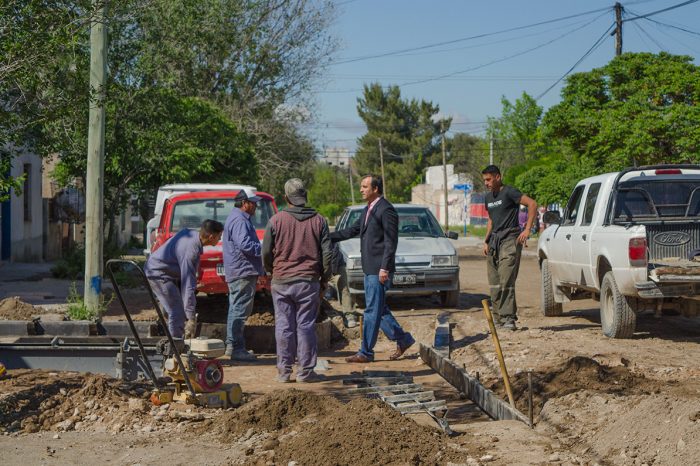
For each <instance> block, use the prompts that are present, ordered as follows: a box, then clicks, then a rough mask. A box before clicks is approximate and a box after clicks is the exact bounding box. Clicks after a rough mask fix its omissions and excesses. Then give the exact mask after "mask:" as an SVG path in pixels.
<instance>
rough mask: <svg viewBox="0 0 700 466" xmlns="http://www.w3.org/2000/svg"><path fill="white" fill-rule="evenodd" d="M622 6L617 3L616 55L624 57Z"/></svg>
mask: <svg viewBox="0 0 700 466" xmlns="http://www.w3.org/2000/svg"><path fill="white" fill-rule="evenodd" d="M622 10H623V8H622V5H621V4H620V2H617V3H615V32H614V34H615V55H616V56H618V57H619V56H620V55H622Z"/></svg>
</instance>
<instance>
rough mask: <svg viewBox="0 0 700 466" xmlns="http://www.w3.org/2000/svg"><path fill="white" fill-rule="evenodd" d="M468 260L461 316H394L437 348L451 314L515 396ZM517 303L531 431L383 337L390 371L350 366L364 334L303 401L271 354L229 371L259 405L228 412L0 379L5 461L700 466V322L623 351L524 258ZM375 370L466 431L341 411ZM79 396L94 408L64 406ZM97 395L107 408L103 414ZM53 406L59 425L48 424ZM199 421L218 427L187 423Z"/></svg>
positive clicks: (517, 373)
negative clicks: (421, 389) (441, 406)
mask: <svg viewBox="0 0 700 466" xmlns="http://www.w3.org/2000/svg"><path fill="white" fill-rule="evenodd" d="M530 250H534V248H531V249H530ZM460 253H461V260H460V266H461V285H462V294H461V299H460V306H459V308H458V309H457V310H444V309H440V308H439V304H438V301H437V300H436V299H417V298H411V299H398V300H393V301H392V302H391V303H390V305H391V306H392V308H393V309H394V310H395V311H396V315H397V316H398V318H399V320H400V322H401V323H402V325H404V326H405V327H406V328H407V329H409V330H410V331H411V332H412V333H414V335H415V336H416V338H417V339H418V340H419V341H421V342H424V343H427V344H430V343H431V342H432V339H433V332H434V324H435V318H436V316H437V315H438V314H439V313H441V312H448V313H449V314H450V319H451V320H452V321H453V322H455V323H456V324H457V325H456V327H455V329H454V331H453V336H454V342H453V352H452V359H453V360H455V361H456V362H457V363H458V364H459V365H464V367H465V368H466V369H467V370H468V371H469V372H470V373H472V374H473V375H476V374H477V373H478V375H479V377H480V378H481V380H482V382H483V383H484V384H485V385H487V386H489V387H491V388H493V389H494V390H496V391H497V392H499V393H500V394H501V395H502V396H504V397H505V394H504V393H503V388H502V384H501V383H500V376H499V371H498V363H497V361H496V358H495V354H494V351H493V345H492V341H491V337H490V335H489V334H488V333H487V325H486V322H485V320H484V317H483V312H482V310H481V304H480V302H481V299H483V298H484V297H485V295H484V293H485V292H486V290H488V285H487V282H486V278H485V264H484V261H483V259H482V257H481V256H480V255H479V251H478V250H477V249H476V248H470V249H463V250H461V251H460ZM517 297H518V304H519V309H520V311H519V312H520V314H519V316H520V320H519V322H518V324H519V326H520V330H518V331H516V332H507V333H504V332H501V334H500V336H501V338H502V346H503V350H504V354H505V357H506V363H507V366H508V369H509V372H510V373H511V375H512V376H513V379H514V389H515V394H516V398H517V405H518V407H519V408H520V409H521V410H522V411H524V412H526V411H527V409H526V405H525V400H526V374H527V371H529V370H530V371H532V372H533V378H534V381H535V383H534V385H535V423H536V426H535V429H534V430H531V429H529V428H527V427H526V426H525V425H524V424H522V423H519V422H515V421H508V422H495V421H491V420H489V419H488V418H487V417H485V416H484V415H483V414H482V413H480V412H479V411H478V409H476V408H475V407H474V405H472V404H471V403H470V402H468V401H467V400H462V399H460V397H459V394H458V393H456V392H455V391H454V390H453V389H452V388H451V387H450V386H449V385H447V384H446V383H445V382H444V381H442V379H441V378H440V377H439V376H437V375H436V374H434V373H432V372H431V371H430V370H429V369H428V368H427V367H426V366H425V365H423V364H422V363H421V361H420V359H417V357H416V354H415V351H412V352H409V354H408V357H407V358H406V359H403V360H401V361H395V362H394V361H388V354H389V353H390V352H391V350H392V349H393V347H392V345H391V344H390V343H391V342H389V341H386V340H385V339H380V341H379V343H378V347H377V349H378V351H379V353H378V356H379V357H378V362H376V363H374V364H371V365H366V366H363V365H349V364H345V363H344V362H343V359H342V357H343V356H345V355H348V354H351V353H352V352H353V351H355V350H356V349H357V347H358V346H359V340H358V339H356V338H354V339H353V338H351V339H350V340H349V341H348V342H347V343H346V344H345V345H344V346H336V347H335V348H334V350H333V351H332V352H328V353H326V354H323V355H321V357H322V358H324V359H325V360H327V361H328V363H329V364H328V365H329V370H328V371H327V372H325V374H326V375H327V376H328V378H329V380H328V381H327V382H323V383H320V384H315V385H304V386H301V385H297V384H293V385H296V386H295V387H294V388H296V389H300V390H304V392H297V391H291V392H290V391H285V390H287V389H288V387H289V385H283V384H279V383H277V382H275V381H274V375H275V368H274V357H272V356H265V357H263V358H262V360H261V361H260V362H259V363H256V364H249V365H240V366H227V368H226V380H227V381H236V382H238V383H240V384H241V385H242V387H243V389H244V391H245V392H247V393H249V394H250V396H251V399H255V400H254V401H252V402H251V403H250V404H248V405H247V406H246V407H245V408H241V409H239V410H235V411H230V412H223V413H221V412H211V411H207V412H201V410H198V409H194V410H192V412H191V413H188V414H187V415H180V414H177V413H176V414H171V413H170V411H173V410H174V411H175V412H176V411H178V410H179V408H178V407H175V406H173V407H170V408H168V409H166V410H161V409H155V410H154V409H153V408H152V407H150V406H146V405H142V404H140V401H138V400H139V399H140V398H139V397H141V395H140V394H139V392H138V391H136V392H133V391H131V392H123V391H120V390H121V389H120V388H119V387H117V386H112V388H105V387H104V384H103V383H102V382H101V381H99V380H98V382H100V385H99V386H100V387H103V388H102V390H103V391H102V392H99V393H101V394H100V395H99V396H97V395H90V393H91V392H90V390H88V392H87V394H86V388H85V387H88V388H89V387H92V386H94V385H95V383H96V381H95V380H94V379H86V378H85V377H83V379H80V377H82V376H77V375H69V376H67V375H65V374H37V373H30V374H14V375H15V377H14V379H10V380H4V381H0V411H4V412H3V413H0V414H3V416H2V417H1V418H0V429H7V428H9V430H10V431H12V430H14V432H6V435H4V436H0V451H2V457H3V464H27V463H29V464H40V463H43V464H77V463H81V462H96V461H102V462H109V463H110V464H186V463H187V464H192V463H193V462H194V463H197V464H287V463H288V462H289V461H296V462H297V464H368V465H369V464H388V463H391V464H409V463H410V464H448V463H452V464H486V463H488V464H591V465H593V464H596V463H597V464H600V465H605V464H611V465H613V464H614V465H642V464H648V465H651V464H657V465H668V464H700V358H697V357H695V355H697V354H698V349H697V345H698V343H699V342H700V321H698V320H689V319H686V318H683V317H680V316H663V317H662V318H661V319H656V318H654V317H653V316H651V315H649V316H640V317H639V321H638V331H637V333H636V334H635V337H634V338H633V339H630V340H610V339H607V338H606V337H604V336H603V335H602V333H601V331H600V325H599V316H598V308H597V303H595V302H593V301H578V302H576V303H571V304H569V305H565V307H564V309H565V313H564V315H563V316H562V317H556V318H545V317H543V316H542V315H541V313H540V311H539V270H538V266H537V261H536V259H535V258H534V257H533V256H531V255H527V256H524V257H523V261H522V267H521V273H520V278H519V280H518V285H517ZM346 335H349V336H352V332H349V333H347V334H346ZM363 369H372V370H392V371H403V372H406V373H410V374H412V375H414V377H415V379H416V381H418V382H419V383H422V384H423V385H424V386H426V387H430V388H431V389H435V390H436V391H437V392H438V393H439V394H440V396H441V397H442V398H444V399H446V400H448V404H449V406H450V413H449V420H450V423H451V425H452V426H453V427H454V428H455V430H457V431H458V432H460V434H459V435H457V436H455V437H451V438H450V437H446V436H444V435H443V434H441V433H440V432H438V431H437V430H436V429H435V428H434V425H433V424H432V423H431V421H430V419H421V418H420V417H418V418H415V419H406V418H401V417H397V416H393V415H392V414H393V413H391V412H387V411H385V410H383V408H382V407H381V406H377V405H375V404H372V403H373V402H371V401H365V400H356V399H355V400H353V401H352V403H350V404H347V405H346V404H337V402H336V401H335V399H336V398H340V399H342V400H343V401H347V400H348V398H347V397H346V396H345V392H346V387H344V386H343V384H342V381H343V379H344V378H346V377H347V375H348V374H351V373H353V372H355V373H356V372H359V371H361V370H363ZM76 377H77V379H76ZM61 389H63V392H61ZM81 390H82V392H81ZM131 390H133V389H131ZM93 391H94V390H93ZM307 392H311V393H312V394H313V396H311V395H306V393H307ZM32 393H33V394H44V395H36V396H35V397H34V398H32V396H30V395H29V394H32ZM18 394H19V395H18ZM316 395H318V396H316ZM328 395H331V396H333V398H325V397H326V396H328ZM81 396H82V397H83V398H84V401H82V403H83V404H82V405H79V404H77V403H75V402H71V403H69V402H67V401H66V400H67V399H75V397H81ZM83 398H81V399H83ZM97 398H100V399H104V400H106V402H105V403H103V404H104V405H105V406H100V407H99V408H95V403H97V404H100V402H99V401H98V400H97ZM47 400H48V401H47ZM91 400H92V403H90V401H91ZM3 403H4V404H3ZM42 403H44V404H43V405H42ZM85 403H87V405H88V406H89V408H85ZM130 407H131V408H134V409H130ZM76 409H77V410H78V412H77V413H76ZM107 409H108V411H107ZM42 410H47V411H48V412H49V414H50V415H48V414H47V415H45V416H44V417H43V418H42V417H41V415H40V412H41V411H42ZM10 412H12V413H14V414H12V416H8V415H7V414H8V413H10ZM200 412H201V414H202V417H205V419H198V420H197V421H194V420H192V419H188V416H189V417H190V418H191V417H192V415H198V416H199V413H200ZM32 413H33V414H32ZM37 413H39V414H37ZM23 415H24V417H22V416H23ZM32 415H33V416H35V418H32V421H31V422H30V421H24V419H27V418H30V417H31V416H32ZM66 420H71V423H67V422H66ZM273 421H274V422H273ZM414 421H417V422H414ZM23 423H24V424H23ZM61 423H63V424H61ZM77 423H81V424H77ZM25 426H31V427H30V428H29V429H26V428H25ZM115 426H116V427H115ZM37 428H38V430H39V432H34V433H26V432H31V431H32V430H36V429H37ZM64 430H67V431H66V432H63V431H64ZM54 436H57V437H59V438H54ZM95 445H99V446H100V448H99V449H97V448H95Z"/></svg>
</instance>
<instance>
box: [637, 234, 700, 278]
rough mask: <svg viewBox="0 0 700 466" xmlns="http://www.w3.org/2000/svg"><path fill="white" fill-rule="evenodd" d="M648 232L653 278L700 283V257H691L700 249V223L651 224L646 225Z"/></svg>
mask: <svg viewBox="0 0 700 466" xmlns="http://www.w3.org/2000/svg"><path fill="white" fill-rule="evenodd" d="M646 233H647V245H648V248H649V267H650V270H649V277H650V278H651V279H652V280H654V281H655V282H700V260H694V259H692V258H690V257H689V256H690V254H691V252H693V251H694V250H696V249H698V248H700V224H698V223H679V224H672V223H670V224H665V225H656V224H652V225H646ZM697 259H700V257H698V258H697Z"/></svg>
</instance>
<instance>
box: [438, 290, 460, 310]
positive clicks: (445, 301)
mask: <svg viewBox="0 0 700 466" xmlns="http://www.w3.org/2000/svg"><path fill="white" fill-rule="evenodd" d="M440 303H442V305H443V306H444V307H457V305H458V304H459V290H449V291H441V292H440Z"/></svg>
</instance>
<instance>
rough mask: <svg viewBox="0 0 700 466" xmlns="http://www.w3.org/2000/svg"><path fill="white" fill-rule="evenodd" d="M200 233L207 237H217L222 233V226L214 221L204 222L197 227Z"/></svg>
mask: <svg viewBox="0 0 700 466" xmlns="http://www.w3.org/2000/svg"><path fill="white" fill-rule="evenodd" d="M199 231H200V232H201V233H204V234H207V235H217V234H219V233H221V232H222V231H224V224H223V223H221V222H217V221H216V220H209V219H208V220H205V221H203V222H202V226H201V227H199Z"/></svg>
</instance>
